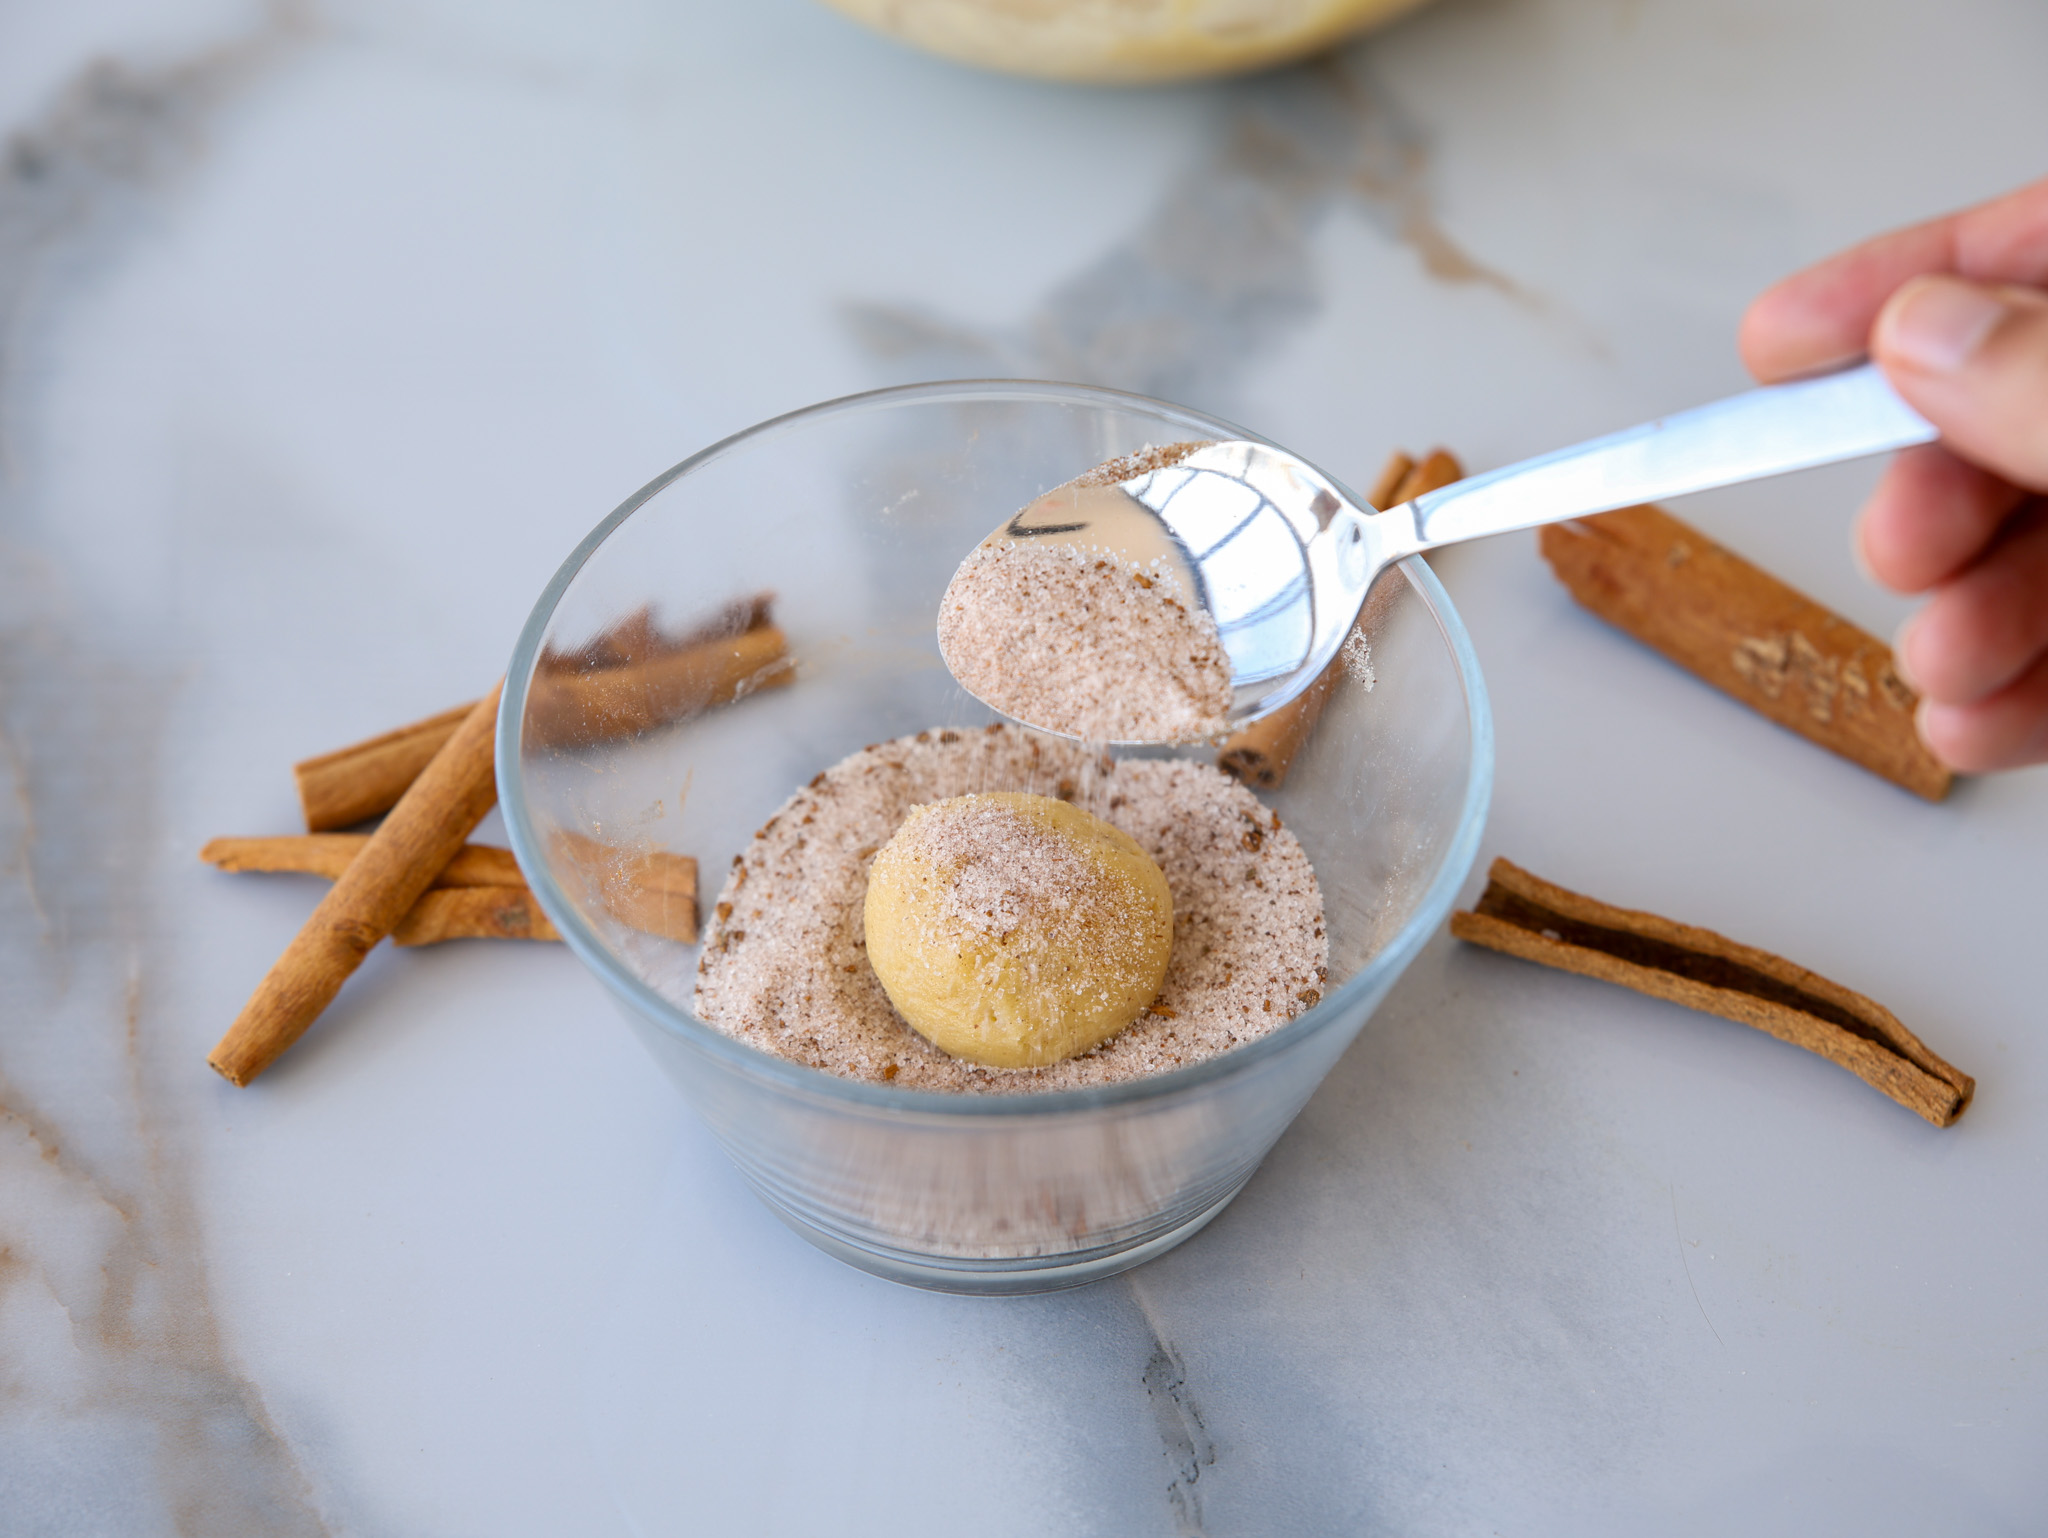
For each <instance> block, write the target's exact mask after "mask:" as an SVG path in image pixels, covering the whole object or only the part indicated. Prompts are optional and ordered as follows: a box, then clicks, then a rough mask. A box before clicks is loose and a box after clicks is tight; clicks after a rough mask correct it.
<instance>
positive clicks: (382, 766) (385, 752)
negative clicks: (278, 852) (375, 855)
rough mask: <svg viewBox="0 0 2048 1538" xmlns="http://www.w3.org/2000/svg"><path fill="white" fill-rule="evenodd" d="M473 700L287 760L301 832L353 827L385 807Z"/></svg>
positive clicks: (395, 800)
mask: <svg viewBox="0 0 2048 1538" xmlns="http://www.w3.org/2000/svg"><path fill="white" fill-rule="evenodd" d="M475 708H476V701H475V700H471V701H470V702H469V703H468V704H467V705H457V706H456V707H455V708H454V709H453V710H444V711H442V712H441V713H440V714H439V715H438V716H428V717H427V718H426V720H424V721H414V722H413V723H412V724H411V725H409V726H401V727H399V728H398V729H397V730H396V731H390V732H385V733H384V734H383V735H382V736H379V737H372V738H370V739H369V740H368V741H366V742H358V743H355V744H353V745H352V746H350V747H346V748H337V749H336V750H335V751H334V752H332V753H322V754H321V755H320V756H319V757H317V758H308V759H303V760H301V761H300V762H298V763H296V764H294V765H292V778H293V779H295V780H296V781H297V782H298V786H299V805H300V807H302V808H303V809H304V811H305V814H306V831H307V832H308V833H324V832H326V831H328V830H329V829H331V828H348V827H353V826H354V825H355V824H356V823H359V822H365V821H367V820H368V819H370V818H372V817H375V816H376V815H377V814H378V813H379V812H388V811H390V810H391V808H392V807H394V806H396V805H397V804H398V798H399V797H400V796H402V795H404V794H405V787H406V786H408V785H410V784H411V783H412V782H413V781H414V780H415V779H417V778H418V777H419V772H420V771H421V770H422V769H424V768H426V767H427V765H428V763H429V762H430V761H431V760H432V759H433V757H434V755H435V754H436V753H438V752H440V751H441V748H442V746H443V745H444V744H445V743H446V742H447V741H448V739H449V738H450V737H452V736H454V735H455V728H456V727H458V726H460V725H461V724H462V722H463V718H464V717H466V716H467V715H468V714H469V713H470V711H472V710H474V709H475Z"/></svg>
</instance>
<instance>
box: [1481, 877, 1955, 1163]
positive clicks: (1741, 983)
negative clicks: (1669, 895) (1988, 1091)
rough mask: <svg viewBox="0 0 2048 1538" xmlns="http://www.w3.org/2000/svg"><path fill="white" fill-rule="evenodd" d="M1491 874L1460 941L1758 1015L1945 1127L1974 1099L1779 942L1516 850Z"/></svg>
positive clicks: (1775, 1032)
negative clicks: (1649, 909) (1569, 880)
mask: <svg viewBox="0 0 2048 1538" xmlns="http://www.w3.org/2000/svg"><path fill="white" fill-rule="evenodd" d="M1487 877H1488V879H1487V885H1486V891H1485V892H1484V893H1483V894H1481V896H1480V899H1479V902H1478V904H1477V905H1476V907H1475V908H1474V910H1473V911H1472V912H1469V913H1457V914H1453V915H1452V917H1451V933H1452V934H1454V935H1456V936H1457V937H1458V938H1459V939H1461V940H1468V941H1470V942H1472V943H1473V944H1475V945H1484V946H1486V947H1488V948H1490V949H1492V950H1497V951H1504V952H1506V953H1507V954H1509V955H1511V956H1520V957H1522V958H1523V959H1524V960H1527V961H1535V962H1540V963H1541V964H1543V965H1544V966H1549V967H1557V968H1560V969H1561V970H1563V971H1566V972H1577V973H1579V974H1580V975H1582V976H1585V977H1597V978H1599V979H1601V980H1602V981H1604V982H1610V983H1619V984H1621V986H1622V987H1624V988H1633V989H1634V990H1635V991H1636V992H1638V993H1647V994H1649V995H1651V996H1652V997H1655V998H1660V999H1669V1000H1670V1001H1671V1002H1673V1003H1675V1004H1683V1005H1685V1006H1687V1007H1688V1008H1691V1009H1698V1010H1703V1011H1705V1012H1706V1013H1708V1014H1712V1015H1719V1016H1721V1017H1722V1018H1723V1019H1726V1020H1734V1021H1737V1022H1739V1023H1740V1024H1743V1025H1750V1026H1754V1027H1756V1028H1757V1029H1758V1030H1760V1031H1765V1032H1767V1033H1769V1034H1770V1035H1772V1036H1775V1037H1777V1038H1778V1039H1779V1040H1780V1041H1787V1042H1790V1043H1791V1044H1792V1045H1793V1046H1795V1047H1804V1048H1805V1049H1806V1050H1807V1051H1809V1052H1813V1053H1817V1054H1819V1055H1820V1056H1821V1057H1824V1058H1826V1059H1827V1060H1828V1061H1829V1062H1831V1063H1835V1064H1837V1065H1839V1066H1840V1067H1843V1068H1846V1069H1848V1070H1849V1071H1850V1072H1851V1073H1853V1074H1855V1075H1856V1076H1857V1077H1858V1078H1860V1079H1862V1080H1863V1081H1864V1082H1865V1083H1867V1084H1870V1085H1871V1086H1872V1087H1874V1088H1876V1089H1879V1090H1882V1091H1883V1092H1884V1093H1885V1094H1887V1095H1889V1096H1891V1098H1892V1099H1894V1100H1896V1101H1898V1102H1899V1104H1900V1105H1903V1106H1905V1107H1906V1108H1907V1109H1908V1110H1910V1111H1913V1112H1915V1113H1916V1114H1918V1115H1920V1116H1923V1117H1925V1118H1926V1119H1927V1120H1928V1121H1930V1122H1932V1123H1933V1124H1934V1125H1935V1126H1937V1127H1946V1126H1948V1125H1950V1124H1951V1123H1952V1122H1954V1121H1955V1119H1956V1118H1957V1117H1959V1116H1961V1115H1962V1114H1963V1112H1964V1111H1965V1110H1967V1109H1968V1108H1969V1104H1970V1097H1971V1096H1972V1095H1973V1094H1975V1092H1976V1088H1977V1084H1976V1081H1975V1080H1974V1079H1972V1078H1971V1077H1970V1076H1969V1075H1968V1074H1966V1073H1964V1072H1962V1071H1961V1070H1959V1069H1957V1068H1955V1067H1954V1066H1953V1065H1951V1064H1949V1063H1947V1062H1945V1061H1943V1060H1942V1059H1941V1058H1940V1057H1938V1056H1936V1055H1935V1054H1934V1053H1933V1052H1932V1051H1930V1050H1929V1049H1928V1047H1927V1046H1926V1044H1925V1043H1923V1042H1922V1041H1921V1040H1920V1038H1919V1037H1917V1036H1915V1035H1914V1034H1913V1033H1912V1032H1911V1031H1909V1030H1907V1029H1906V1027H1905V1026H1904V1025H1902V1024H1901V1023H1900V1022H1899V1019H1898V1017H1897V1016H1896V1015H1894V1014H1893V1013H1892V1012H1891V1011H1890V1010H1888V1009H1886V1008H1885V1007H1884V1006H1883V1005H1882V1004H1879V1003H1877V1002H1876V1001H1875V1000H1872V999H1867V998H1865V997H1864V996H1863V995H1862V994H1860V993H1856V992H1853V991H1852V990H1850V989H1848V988H1844V987H1842V986H1841V985H1840V984H1839V983H1833V982H1830V981H1828V979H1826V978H1825V977H1822V976H1820V975H1819V974H1818V973H1815V972H1809V971H1807V969H1806V968H1804V967H1802V966H1797V965H1795V964H1794V963H1792V962H1790V961H1787V960H1785V959H1784V958H1783V957H1781V956H1774V955H1772V954H1771V953H1770V952H1768V951H1760V950H1757V949H1755V948H1754V947H1752V946H1747V945H1741V944H1738V943H1737V942H1735V941H1733V940H1730V939H1727V938H1725V937H1724V936H1721V935H1718V934H1715V933H1714V932H1713V931H1712V930H1707V929H1696V928H1694V927H1693V926H1692V925H1689V924H1677V923H1673V922H1672V921H1671V920H1669V919H1665V918H1659V917H1658V916H1657V915H1656V914H1654V913H1641V912H1637V911H1635V910H1633V909H1628V908H1617V907H1613V906H1612V905H1610V904H1608V903H1603V902H1599V901H1597V900H1595V899H1594V898H1590V897H1586V896H1583V895H1581V894H1580V893H1577V892H1569V891H1566V890H1565V889H1564V888H1563V887H1560V886H1554V885H1552V884H1551V883H1550V882H1548V881H1545V880H1543V879H1542V878H1540V877H1538V876H1534V875H1531V874H1530V873H1529V872H1528V871H1525V870H1523V869H1521V868H1520V867H1519V866H1516V865H1512V864H1510V863H1509V862H1508V861H1506V860H1495V861H1494V862H1493V866H1492V868H1491V869H1490V870H1489V871H1488V872H1487Z"/></svg>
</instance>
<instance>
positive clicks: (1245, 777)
mask: <svg viewBox="0 0 2048 1538" xmlns="http://www.w3.org/2000/svg"><path fill="white" fill-rule="evenodd" d="M1464 476H1465V471H1464V468H1463V467H1462V466H1461V465H1460V464H1459V463H1458V461H1457V458H1456V457H1455V456H1454V455H1452V454H1451V453H1450V452H1448V451H1447V450H1444V449H1433V450H1432V451H1431V452H1430V455H1429V457H1428V458H1427V459H1425V460H1423V462H1422V463H1421V464H1419V465H1418V464H1417V463H1416V462H1415V461H1414V460H1412V459H1410V458H1409V457H1408V456H1407V455H1406V454H1403V453H1399V452H1396V453H1395V454H1394V455H1393V456H1392V457H1391V458H1389V459H1388V460H1387V463H1386V466H1385V468H1383V469H1382V470H1381V471H1380V473H1379V479H1377V480H1376V481H1374V482H1373V488H1372V494H1371V496H1370V497H1369V498H1368V500H1369V501H1370V502H1371V503H1372V505H1373V506H1374V507H1375V508H1377V509H1380V510H1382V511H1384V510H1385V509H1387V508H1389V507H1395V506H1398V505H1399V504H1400V503H1402V502H1408V501H1412V500H1414V499H1415V498H1416V497H1419V496H1421V495H1422V494H1423V493H1424V492H1426V491H1435V490H1437V489H1438V488H1439V487H1443V486H1448V485H1450V484H1451V482H1453V481H1457V480H1463V479H1464ZM1381 601H1382V602H1384V601H1385V598H1384V597H1382V599H1381ZM1376 617H1377V616H1376V615H1375V614H1374V612H1373V609H1372V598H1371V597H1370V596H1368V598H1367V599H1366V611H1365V612H1364V613H1362V614H1360V616H1359V621H1358V622H1359V626H1360V628H1361V629H1367V630H1369V629H1370V628H1371V624H1372V621H1373V619H1375V618H1376ZM1343 667H1344V659H1343V657H1342V656H1341V655H1340V656H1339V657H1337V658H1336V659H1335V660H1333V661H1332V662H1331V663H1330V665H1329V666H1328V667H1327V668H1325V669H1323V672H1322V676H1321V677H1319V678H1317V679H1316V681H1315V682H1314V683H1312V684H1310V685H1309V686H1308V687H1307V688H1306V689H1304V690H1302V691H1301V693H1300V694H1298V695H1296V696H1295V697H1294V698H1293V699H1291V700H1289V701H1288V702H1287V703H1286V704H1285V705H1282V706H1281V707H1280V708H1279V709H1278V710H1275V711H1272V712H1270V713H1269V714H1267V715H1263V716H1261V717H1260V718H1259V719H1258V720H1256V721H1254V722H1253V723H1252V724H1251V725H1250V726H1247V727H1246V728H1245V729H1244V730H1243V731H1241V732H1238V733H1236V734H1235V735H1234V736H1232V737H1230V738H1229V739H1227V740H1226V741H1225V742H1224V744H1223V746H1222V748H1221V749H1220V750H1218V752H1217V754H1216V767H1217V768H1219V769H1221V770H1222V771H1223V772H1224V773H1225V774H1228V775H1234V776H1235V777H1236V778H1238V779H1240V780H1242V781H1243V782H1244V783H1245V784H1247V785H1250V786H1252V787H1253V788H1254V789H1257V790H1278V789H1279V788H1280V786H1281V785H1282V784H1283V783H1285V781H1286V779H1287V771H1288V770H1289V769H1291V768H1293V767H1294V756H1295V755H1296V754H1297V753H1299V752H1300V751H1301V749H1302V746H1303V744H1305V743H1306V742H1307V741H1308V738H1309V733H1310V732H1312V731H1314V730H1315V725H1316V722H1317V721H1318V720H1320V719H1321V718H1322V714H1323V707H1324V706H1325V705H1327V704H1328V703H1329V702H1330V692H1331V690H1332V689H1334V688H1335V687H1336V683H1337V676H1338V674H1339V673H1340V672H1341V671H1342V670H1343Z"/></svg>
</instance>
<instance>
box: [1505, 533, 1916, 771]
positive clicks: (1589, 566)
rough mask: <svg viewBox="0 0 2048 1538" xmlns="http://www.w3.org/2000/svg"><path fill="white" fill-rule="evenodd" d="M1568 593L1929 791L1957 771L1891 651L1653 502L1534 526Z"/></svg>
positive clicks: (1777, 717) (1826, 743) (1691, 665)
mask: <svg viewBox="0 0 2048 1538" xmlns="http://www.w3.org/2000/svg"><path fill="white" fill-rule="evenodd" d="M1537 539H1538V543H1537V548H1538V549H1540V550H1541V551H1542V553H1543V558H1544V559H1545V560H1546V561H1548V562H1549V563H1550V565H1551V569H1552V570H1553V571H1555V572H1556V573H1557V575H1558V578H1559V580H1561V581H1562V582H1563V583H1564V585H1565V586H1566V587H1567V588H1569V589H1570V590H1571V595H1572V597H1574V598H1575V599H1577V600H1578V601H1579V603H1580V604H1582V605H1584V606H1585V607H1586V608H1588V609H1591V610H1592V611H1593V612H1594V613H1595V614H1597V615H1599V616H1600V617H1601V618H1602V619H1604V620H1606V621H1607V622H1608V623H1609V624H1611V625H1614V626H1616V627H1618V628H1619V629H1622V630H1625V631H1627V632H1628V633H1629V634H1630V635H1632V636H1634V637H1635V638H1636V639H1637V640H1639V641H1642V642H1643V643H1645V644H1646V645H1648V646H1651V647H1654V648H1655V649H1656V650H1658V651H1660V652H1662V653H1663V654H1664V655H1665V656H1666V657H1668V658H1670V659H1671V660H1672V661H1673V662H1675V663H1677V664H1678V665H1679V666H1680V667H1682V668H1684V669H1686V670H1687V671H1688V672H1690V673H1692V674H1694V675H1695V676H1697V677H1699V678H1702V679H1704V680H1705V681H1706V682H1708V683H1710V684H1712V685H1713V686H1714V687H1715V688H1717V689H1719V690H1721V691H1722V692H1723V693H1724V694H1728V695H1730V696H1732V697H1733V698H1735V699H1738V700H1740V701H1741V702H1742V703H1743V704H1745V705H1747V706H1749V707H1750V709H1752V710H1754V711H1756V712H1757V713H1758V714H1759V715H1763V716H1766V717H1768V718H1769V719H1771V720H1773V721H1775V722H1777V723H1778V724H1779V725H1780V726H1785V727H1789V728H1791V729H1792V730H1793V731H1795V732H1797V733H1799V735H1800V736H1802V737H1804V738H1806V739H1807V740H1808V741H1809V742H1815V743H1818V744H1820V746H1822V747H1824V748H1826V749H1828V750H1829V751H1830V752H1833V753H1838V754H1840V755H1841V756H1842V757H1844V758H1846V759H1849V760H1850V761H1851V762H1852V763H1857V764H1861V765H1862V766H1863V767H1864V768H1865V769H1868V770H1870V771H1871V772H1872V773H1874V774H1880V775H1883V776H1884V777H1885V778H1886V779H1888V780H1890V781H1891V782H1892V783H1893V784H1895V785H1900V786H1903V787H1904V788H1905V789H1907V790H1910V791H1912V792H1913V793H1914V794H1915V795H1917V796H1924V797H1925V798H1926V799H1928V800H1929V801H1939V800H1941V799H1942V798H1943V797H1944V796H1946V795H1947V794H1948V790H1949V786H1950V784H1951V783H1952V782H1953V780H1954V775H1953V774H1952V773H1951V771H1950V770H1949V769H1948V767H1947V766H1946V765H1945V764H1943V763H1941V761H1940V760H1938V759H1937V758H1935V756H1934V755H1933V754H1932V753H1930V752H1929V751H1928V750H1927V746H1926V744H1925V743H1923V742H1921V740H1920V735H1919V732H1918V731H1917V730H1916V729H1915V727H1914V724H1913V709H1914V706H1915V705H1916V704H1917V703H1918V697H1917V696H1916V695H1915V694H1914V693H1913V691H1912V690H1911V689H1909V688H1907V687H1906V684H1905V682H1904V680H1902V679H1901V678H1900V677H1899V674H1898V670H1897V669H1896V668H1895V667H1894V666H1893V664H1892V654H1891V648H1890V647H1888V646H1886V645H1885V643H1884V642H1882V641H1880V640H1878V639H1877V637H1875V636H1873V635H1871V634H1869V633H1868V632H1867V631H1865V630H1862V629H1860V628H1858V627H1857V626H1856V625H1853V624H1851V623H1850V622H1849V621H1848V620H1846V619H1843V618H1842V617H1841V616H1840V615H1838V614H1834V613H1831V612H1830V611H1829V610H1827V609H1825V608H1823V607H1822V606H1821V605H1819V604H1817V603H1815V602H1814V601H1813V600H1812V599H1810V598H1808V597H1806V596H1805V595H1804V594H1803V593H1800V592H1798V591H1796V590H1795V589H1793V588H1791V587H1788V586H1786V585H1785V584H1784V583H1783V582H1780V581H1779V580H1778V579H1777V578H1776V577H1774V576H1772V575H1771V574H1770V573H1769V572H1767V571H1763V570H1761V569H1760V568H1758V567H1756V566H1753V565H1751V564H1750V563H1749V562H1748V561H1745V560H1743V559H1742V557H1741V556H1739V555H1736V554H1735V553H1734V552H1733V551H1730V550H1727V549H1724V548H1723V547H1722V546H1720V545H1718V544H1716V543H1715V542H1714V541H1713V540H1711V539H1709V538H1707V537H1706V535H1704V534H1702V533H1700V532H1699V531H1698V530H1697V529H1695V528H1693V527H1691V526H1690V525H1688V524H1686V523H1683V522H1681V521H1680V520H1678V519H1676V518H1674V517H1672V516H1671V515H1670V514H1669V513H1667V512H1665V511H1664V510H1663V509H1662V508H1657V507H1625V508H1623V509H1621V510H1620V511H1619V512H1613V513H1601V514H1600V515H1598V516H1597V517H1592V518H1581V519H1578V520H1576V521H1574V522H1571V523H1562V524H1551V525H1548V526H1546V527H1545V528H1543V529H1541V530H1539V531H1538V536H1537Z"/></svg>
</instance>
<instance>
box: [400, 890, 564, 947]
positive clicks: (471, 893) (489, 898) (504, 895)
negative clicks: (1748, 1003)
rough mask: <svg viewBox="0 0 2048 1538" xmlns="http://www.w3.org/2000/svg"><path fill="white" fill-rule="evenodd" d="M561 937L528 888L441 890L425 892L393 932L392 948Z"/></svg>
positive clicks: (554, 938) (555, 938) (556, 938)
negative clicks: (472, 941) (397, 946)
mask: <svg viewBox="0 0 2048 1538" xmlns="http://www.w3.org/2000/svg"><path fill="white" fill-rule="evenodd" d="M561 938H562V937H561V935H560V934H558V933H557V932H556V930H555V926H554V925H553V924H550V923H549V922H548V916H547V915H546V914H545V913H543V912H541V907H540V904H539V903H538V902H536V901H534V896H533V893H532V892H531V891H529V890H528V889H527V888H526V887H525V886H523V885H521V886H463V887H440V888H436V889H434V890H432V891H428V892H425V893H423V894H422V895H421V897H420V900H419V901H418V902H416V903H414V904H413V905H412V908H411V909H410V910H409V911H408V912H407V913H406V915H405V917H404V918H402V919H400V920H399V921H398V926H397V927H396V928H395V929H393V930H392V931H391V943H392V944H393V945H439V944H440V943H441V942H442V941H444V940H559V939H561Z"/></svg>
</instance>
